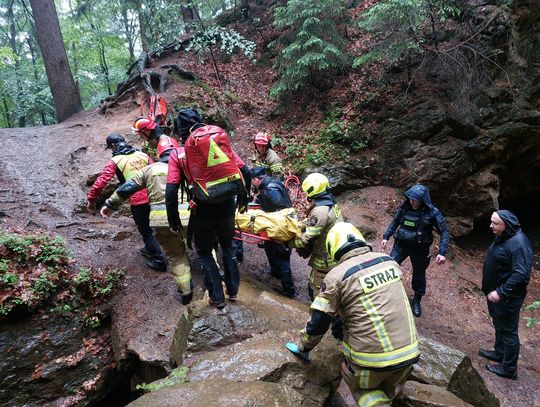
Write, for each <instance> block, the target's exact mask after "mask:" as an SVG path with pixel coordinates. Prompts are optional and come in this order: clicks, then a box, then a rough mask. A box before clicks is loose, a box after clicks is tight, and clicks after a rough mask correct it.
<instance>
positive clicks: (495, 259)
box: [482, 210, 533, 299]
mask: <svg viewBox="0 0 540 407" xmlns="http://www.w3.org/2000/svg"><path fill="white" fill-rule="evenodd" d="M497 214H498V215H499V216H500V218H501V219H502V220H503V222H504V224H505V226H506V229H505V231H504V232H503V233H502V234H501V235H500V236H496V237H495V241H494V242H493V243H492V244H491V245H490V246H489V248H488V251H487V254H486V258H485V260H484V268H483V271H482V273H483V278H482V291H483V292H484V294H486V295H487V294H489V293H490V292H491V291H493V290H496V291H497V294H499V295H500V296H501V297H502V298H503V299H517V298H524V297H525V295H526V294H527V284H528V283H529V280H530V278H531V269H532V261H533V246H532V243H531V241H530V240H529V239H528V238H527V236H525V234H524V233H523V232H522V230H521V227H520V224H519V221H518V218H517V217H516V216H515V215H514V214H513V213H512V212H510V211H506V210H499V211H497Z"/></svg>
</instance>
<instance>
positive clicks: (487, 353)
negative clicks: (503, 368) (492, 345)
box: [478, 349, 503, 363]
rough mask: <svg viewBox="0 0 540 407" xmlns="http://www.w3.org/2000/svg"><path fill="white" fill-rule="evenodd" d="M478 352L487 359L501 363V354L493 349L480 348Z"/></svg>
mask: <svg viewBox="0 0 540 407" xmlns="http://www.w3.org/2000/svg"><path fill="white" fill-rule="evenodd" d="M478 354H479V355H480V356H482V357H483V358H486V359H487V360H492V361H494V362H498V363H502V361H503V357H502V355H501V354H499V353H497V352H496V351H494V350H488V349H480V350H479V351H478Z"/></svg>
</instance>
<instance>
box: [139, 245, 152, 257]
mask: <svg viewBox="0 0 540 407" xmlns="http://www.w3.org/2000/svg"><path fill="white" fill-rule="evenodd" d="M139 254H140V255H141V256H143V257H146V258H147V259H150V258H151V257H152V256H151V255H150V253H148V250H146V247H143V248H142V249H139Z"/></svg>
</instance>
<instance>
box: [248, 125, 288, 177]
mask: <svg viewBox="0 0 540 407" xmlns="http://www.w3.org/2000/svg"><path fill="white" fill-rule="evenodd" d="M253 144H254V145H255V156H254V157H253V158H252V159H251V161H252V162H253V167H265V168H266V174H267V175H270V176H271V177H274V178H279V179H281V178H283V164H282V163H281V158H279V156H278V155H277V153H276V152H275V151H274V150H273V149H272V139H271V137H270V134H268V133H267V132H266V131H260V132H258V133H257V135H256V136H255V138H254V139H253Z"/></svg>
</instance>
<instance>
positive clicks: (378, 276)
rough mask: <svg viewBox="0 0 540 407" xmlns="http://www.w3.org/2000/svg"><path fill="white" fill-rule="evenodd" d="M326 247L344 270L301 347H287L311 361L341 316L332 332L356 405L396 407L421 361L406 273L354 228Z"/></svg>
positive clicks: (337, 272)
mask: <svg viewBox="0 0 540 407" xmlns="http://www.w3.org/2000/svg"><path fill="white" fill-rule="evenodd" d="M326 248H327V250H328V253H329V256H330V258H332V259H333V260H334V261H336V262H338V265H337V266H336V267H334V268H333V269H332V270H330V271H329V272H328V274H327V275H326V277H325V278H324V282H323V283H322V286H321V292H320V293H319V294H318V295H317V297H316V298H315V301H313V303H312V304H311V307H310V312H311V317H310V320H309V321H308V323H307V325H306V327H305V328H304V329H303V330H302V331H300V336H301V340H300V345H299V346H298V345H296V344H295V343H293V342H289V343H287V345H286V347H287V349H289V350H290V351H291V352H293V353H294V354H295V355H296V356H298V357H301V358H302V359H304V360H306V361H309V352H310V351H311V350H312V349H313V348H314V347H315V346H316V345H317V344H318V343H319V342H320V341H321V340H322V338H323V336H324V334H325V333H326V331H327V330H328V328H329V327H330V325H331V323H332V318H333V317H334V318H335V317H336V316H337V315H339V317H340V319H341V321H342V325H337V324H334V326H333V328H332V332H333V334H334V336H336V337H337V338H338V339H339V340H341V341H342V343H341V345H342V346H341V348H342V351H343V354H344V356H345V361H344V362H342V364H341V375H342V377H343V380H344V381H345V383H347V386H348V387H349V389H350V390H351V393H352V395H353V397H354V400H355V401H356V402H357V404H358V406H360V407H371V406H390V405H391V400H392V399H393V398H394V397H395V395H396V388H397V387H398V386H399V385H400V384H401V383H403V382H404V381H405V380H406V379H407V377H408V376H409V373H410V372H411V371H412V365H413V364H414V363H416V362H417V361H418V360H419V356H420V351H419V349H418V338H417V334H416V326H415V323H414V317H413V316H412V313H411V308H410V305H409V301H408V299H407V294H406V293H405V289H404V287H403V284H402V282H401V275H402V274H401V270H400V268H399V266H398V264H397V263H396V262H395V261H394V260H393V259H392V258H391V257H389V256H387V255H385V254H384V253H376V252H372V251H371V247H370V246H368V245H367V244H366V242H365V240H364V238H363V236H362V234H361V233H360V232H359V231H358V229H356V228H355V227H354V226H353V225H351V224H350V223H345V222H338V223H336V224H335V225H334V226H333V227H332V228H331V229H330V231H329V232H328V236H327V238H326ZM336 325H337V326H336Z"/></svg>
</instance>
